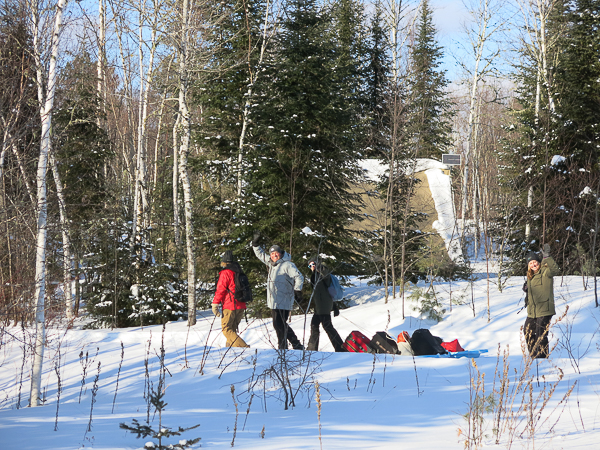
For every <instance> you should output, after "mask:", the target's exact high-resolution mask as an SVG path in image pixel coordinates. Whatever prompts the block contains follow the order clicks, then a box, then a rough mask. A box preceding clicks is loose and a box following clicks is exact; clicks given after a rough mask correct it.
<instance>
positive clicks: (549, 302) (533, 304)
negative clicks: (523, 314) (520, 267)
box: [527, 256, 560, 319]
mask: <svg viewBox="0 0 600 450" xmlns="http://www.w3.org/2000/svg"><path fill="white" fill-rule="evenodd" d="M559 273H560V272H559V270H558V266H557V265H556V263H555V262H554V259H552V257H551V256H549V257H547V258H544V259H543V260H542V263H541V264H540V269H539V270H538V271H537V272H536V273H535V275H534V276H533V278H532V279H531V280H527V317H531V318H532V319H537V318H538V317H544V316H553V315H555V314H556V310H555V309H554V280H553V277H555V276H556V275H558V274H559Z"/></svg>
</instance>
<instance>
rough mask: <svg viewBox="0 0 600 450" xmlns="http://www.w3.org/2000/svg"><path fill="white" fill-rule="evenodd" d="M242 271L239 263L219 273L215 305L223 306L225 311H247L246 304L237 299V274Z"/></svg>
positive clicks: (231, 264)
mask: <svg viewBox="0 0 600 450" xmlns="http://www.w3.org/2000/svg"><path fill="white" fill-rule="evenodd" d="M240 271H241V267H240V266H239V264H238V263H229V264H227V265H226V266H225V268H224V269H223V270H221V272H220V273H219V281H217V290H216V292H215V298H214V299H213V304H217V305H219V304H220V305H223V309H230V310H232V311H233V310H236V309H246V303H244V302H240V301H238V300H236V299H235V274H236V273H239V272H240Z"/></svg>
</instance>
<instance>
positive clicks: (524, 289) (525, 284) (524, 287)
mask: <svg viewBox="0 0 600 450" xmlns="http://www.w3.org/2000/svg"><path fill="white" fill-rule="evenodd" d="M523 292H525V293H527V281H526V282H525V283H523Z"/></svg>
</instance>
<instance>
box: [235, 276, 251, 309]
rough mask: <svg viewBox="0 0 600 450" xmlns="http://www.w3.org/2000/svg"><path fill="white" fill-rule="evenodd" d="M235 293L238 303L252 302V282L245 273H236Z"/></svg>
mask: <svg viewBox="0 0 600 450" xmlns="http://www.w3.org/2000/svg"><path fill="white" fill-rule="evenodd" d="M234 281H235V293H234V295H233V296H234V298H235V299H236V300H237V301H238V302H244V303H248V302H251V301H252V288H251V287H250V280H248V277H247V276H246V274H245V273H244V272H241V271H240V272H235V277H234Z"/></svg>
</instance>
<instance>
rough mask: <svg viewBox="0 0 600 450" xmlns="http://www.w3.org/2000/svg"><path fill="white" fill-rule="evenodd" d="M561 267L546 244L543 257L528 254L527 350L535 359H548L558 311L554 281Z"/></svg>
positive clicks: (525, 329)
mask: <svg viewBox="0 0 600 450" xmlns="http://www.w3.org/2000/svg"><path fill="white" fill-rule="evenodd" d="M558 274H559V270H558V266H557V265H556V263H555V262H554V259H553V258H552V257H551V256H550V245H549V244H544V248H543V250H542V255H541V257H540V255H539V254H537V253H534V252H530V253H529V254H528V255H527V319H526V320H525V325H524V326H523V333H525V340H526V342H527V349H528V350H529V355H530V356H531V357H532V358H548V356H549V355H550V351H549V348H548V330H549V328H550V320H551V319H552V316H553V315H554V314H556V310H555V309H554V279H553V277H555V276H556V275H558Z"/></svg>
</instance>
